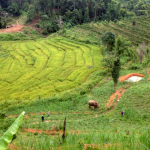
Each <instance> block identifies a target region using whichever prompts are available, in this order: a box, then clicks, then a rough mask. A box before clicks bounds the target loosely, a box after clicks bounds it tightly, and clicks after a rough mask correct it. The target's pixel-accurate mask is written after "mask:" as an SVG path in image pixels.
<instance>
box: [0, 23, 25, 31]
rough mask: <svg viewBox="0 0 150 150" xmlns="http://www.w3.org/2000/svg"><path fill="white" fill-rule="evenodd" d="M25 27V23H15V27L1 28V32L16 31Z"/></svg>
mask: <svg viewBox="0 0 150 150" xmlns="http://www.w3.org/2000/svg"><path fill="white" fill-rule="evenodd" d="M23 27H25V25H19V24H18V25H14V26H13V27H10V28H7V29H1V30H0V33H16V32H19V31H21V30H22V28H23Z"/></svg>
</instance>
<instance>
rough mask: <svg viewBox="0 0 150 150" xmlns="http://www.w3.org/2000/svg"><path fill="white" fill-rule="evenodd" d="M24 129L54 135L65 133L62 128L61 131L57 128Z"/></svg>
mask: <svg viewBox="0 0 150 150" xmlns="http://www.w3.org/2000/svg"><path fill="white" fill-rule="evenodd" d="M24 131H26V132H30V133H33V134H34V133H40V134H41V133H46V134H48V135H52V136H55V135H60V134H62V133H63V131H62V130H59V131H56V130H40V129H24Z"/></svg>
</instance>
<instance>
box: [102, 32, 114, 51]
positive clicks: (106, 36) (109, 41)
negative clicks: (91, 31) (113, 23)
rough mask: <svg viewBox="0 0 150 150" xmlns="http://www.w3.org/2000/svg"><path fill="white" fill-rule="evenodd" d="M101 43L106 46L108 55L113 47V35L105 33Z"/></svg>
mask: <svg viewBox="0 0 150 150" xmlns="http://www.w3.org/2000/svg"><path fill="white" fill-rule="evenodd" d="M102 42H103V43H104V44H105V45H106V46H107V51H108V53H110V52H112V50H113V47H114V46H115V34H114V33H112V32H105V34H104V35H103V36H102Z"/></svg>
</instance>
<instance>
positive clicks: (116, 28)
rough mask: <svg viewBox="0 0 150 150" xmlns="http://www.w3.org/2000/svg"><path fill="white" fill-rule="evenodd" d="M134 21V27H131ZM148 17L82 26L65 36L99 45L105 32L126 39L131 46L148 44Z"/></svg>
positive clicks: (149, 20)
mask: <svg viewBox="0 0 150 150" xmlns="http://www.w3.org/2000/svg"><path fill="white" fill-rule="evenodd" d="M133 21H135V25H133ZM149 25H150V17H149V16H141V17H135V18H131V19H124V20H121V21H118V22H116V23H114V22H111V21H110V22H107V21H103V22H96V23H94V22H93V23H89V24H83V25H80V26H77V27H74V28H72V29H70V30H68V31H67V33H66V36H69V37H72V38H74V39H76V40H80V41H85V40H86V41H87V42H93V43H96V44H99V42H100V40H101V36H102V35H103V34H104V33H105V32H106V31H111V32H113V33H115V34H116V35H122V36H123V37H125V38H128V39H129V40H130V41H131V42H132V43H133V44H135V45H136V44H139V43H141V42H145V43H149V42H150V34H149V33H150V26H149Z"/></svg>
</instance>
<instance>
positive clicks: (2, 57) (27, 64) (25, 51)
mask: <svg viewBox="0 0 150 150" xmlns="http://www.w3.org/2000/svg"><path fill="white" fill-rule="evenodd" d="M101 58H102V55H101V51H100V49H99V48H98V47H95V46H92V45H86V44H82V43H76V42H73V41H70V40H67V39H64V38H61V37H57V38H47V39H40V40H37V41H24V42H22V41H21V42H18V41H17V42H10V41H9V42H1V43H0V70H1V74H0V95H1V97H0V103H1V104H2V103H4V102H5V101H6V100H8V101H7V103H11V102H12V101H16V102H21V101H24V102H27V101H28V100H33V99H37V98H39V97H40V98H48V97H51V96H54V95H55V94H56V93H60V92H63V91H65V90H68V89H73V88H75V87H77V86H79V85H81V84H82V83H85V82H86V80H87V78H88V77H89V76H90V74H92V73H93V72H95V71H96V70H98V69H100V67H101Z"/></svg>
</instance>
